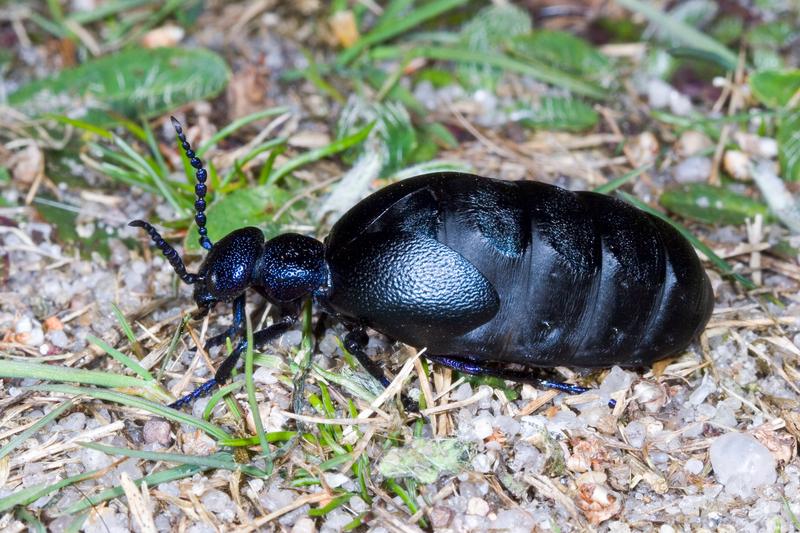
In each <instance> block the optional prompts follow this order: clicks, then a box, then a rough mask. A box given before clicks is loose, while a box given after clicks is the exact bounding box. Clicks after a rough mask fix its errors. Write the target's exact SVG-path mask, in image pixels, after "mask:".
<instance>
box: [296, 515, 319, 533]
mask: <svg viewBox="0 0 800 533" xmlns="http://www.w3.org/2000/svg"><path fill="white" fill-rule="evenodd" d="M316 530H317V526H315V525H314V521H313V520H312V519H310V518H308V517H304V518H301V519H300V520H298V521H297V522H295V524H294V527H292V533H314V532H315V531H316Z"/></svg>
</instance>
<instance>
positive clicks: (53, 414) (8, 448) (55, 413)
mask: <svg viewBox="0 0 800 533" xmlns="http://www.w3.org/2000/svg"><path fill="white" fill-rule="evenodd" d="M74 405H75V403H74V402H73V401H72V400H67V401H66V402H64V403H62V404H61V405H59V406H58V407H56V408H55V409H53V410H52V411H50V412H49V413H47V414H46V415H44V416H43V417H42V418H40V419H39V420H37V421H36V422H35V423H34V424H33V425H31V427H29V428H28V429H26V430H25V431H23V432H22V433H20V434H19V435H16V436H15V437H14V438H12V439H11V440H10V441H8V443H7V444H6V445H5V446H3V447H2V448H0V459H2V458H3V457H5V456H6V455H8V454H9V453H11V452H12V451H14V450H15V449H16V448H17V446H19V445H20V444H22V443H23V442H25V441H26V440H28V438H30V436H31V435H33V434H34V433H36V432H37V431H39V430H40V429H42V428H43V427H44V426H46V425H47V424H49V423H50V422H51V421H53V420H55V419H56V418H58V417H59V416H60V415H61V413H63V412H64V411H66V410H67V409H71V408H72V407H73V406H74Z"/></svg>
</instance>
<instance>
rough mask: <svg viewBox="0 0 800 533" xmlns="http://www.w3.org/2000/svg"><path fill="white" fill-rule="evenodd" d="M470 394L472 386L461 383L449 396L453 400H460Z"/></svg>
mask: <svg viewBox="0 0 800 533" xmlns="http://www.w3.org/2000/svg"><path fill="white" fill-rule="evenodd" d="M470 396H472V387H471V386H470V384H469V383H462V384H461V385H459V386H458V388H457V389H456V390H454V391H453V392H452V393H450V398H451V399H452V400H453V401H454V402H461V401H464V400H466V399H467V398H469V397H470Z"/></svg>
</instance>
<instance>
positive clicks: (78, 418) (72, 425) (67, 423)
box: [58, 412, 86, 431]
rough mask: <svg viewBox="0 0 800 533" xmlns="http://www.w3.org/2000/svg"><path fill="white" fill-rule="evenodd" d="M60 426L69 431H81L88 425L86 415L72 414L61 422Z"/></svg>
mask: <svg viewBox="0 0 800 533" xmlns="http://www.w3.org/2000/svg"><path fill="white" fill-rule="evenodd" d="M58 425H59V426H61V427H62V428H63V429H66V430H68V431H80V430H82V429H83V427H84V426H85V425H86V415H85V414H83V413H80V412H78V413H72V414H71V415H69V416H66V417H64V418H63V419H62V420H61V421H59V423H58Z"/></svg>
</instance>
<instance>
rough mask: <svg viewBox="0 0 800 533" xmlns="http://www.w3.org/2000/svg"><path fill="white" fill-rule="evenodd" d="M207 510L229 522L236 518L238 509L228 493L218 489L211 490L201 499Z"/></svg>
mask: <svg viewBox="0 0 800 533" xmlns="http://www.w3.org/2000/svg"><path fill="white" fill-rule="evenodd" d="M201 501H202V502H203V505H204V506H205V508H206V509H208V510H209V511H211V512H212V513H214V514H215V515H216V516H217V518H219V519H220V520H222V521H224V522H229V521H231V520H233V519H234V518H235V517H236V508H235V507H234V505H233V500H231V497H230V496H228V495H227V494H226V493H224V492H222V491H221V490H217V489H210V490H207V491H206V492H205V494H203V497H202V498H201Z"/></svg>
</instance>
